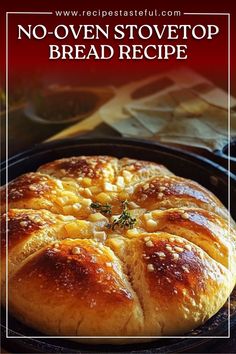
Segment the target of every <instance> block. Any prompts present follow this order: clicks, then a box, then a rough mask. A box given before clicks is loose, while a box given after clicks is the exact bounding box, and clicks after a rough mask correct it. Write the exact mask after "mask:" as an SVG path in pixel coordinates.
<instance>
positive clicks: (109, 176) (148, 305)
mask: <svg viewBox="0 0 236 354" xmlns="http://www.w3.org/2000/svg"><path fill="white" fill-rule="evenodd" d="M5 193H6V189H5V188H4V187H3V188H2V191H1V197H2V205H1V206H2V210H3V211H4V209H5V203H4V197H5ZM8 193H9V194H8V201H9V205H8V207H9V212H8V216H6V215H5V214H4V215H3V217H2V223H3V225H4V223H5V218H7V226H8V230H9V231H8V257H9V262H8V276H9V308H10V311H11V312H12V314H13V315H14V316H15V317H17V318H18V319H20V320H21V321H22V322H24V323H26V324H27V325H29V326H31V327H32V328H35V329H37V330H39V331H41V332H42V333H46V334H53V335H69V336H70V335H71V336H74V335H76V336H137V341H138V337H139V336H159V335H161V336H162V335H178V334H185V333H187V332H188V331H189V330H191V329H193V328H196V327H197V326H199V325H200V324H202V323H204V322H205V321H206V320H207V319H208V318H209V317H211V316H213V315H214V314H215V313H216V312H217V311H218V310H219V309H220V308H221V307H222V306H223V304H224V303H225V301H226V300H227V297H228V296H229V294H230V292H231V290H232V288H233V286H234V284H235V279H236V259H235V257H236V256H235V254H236V252H235V244H236V241H235V240H236V236H235V229H234V225H233V226H232V227H231V228H230V229H229V228H228V223H227V218H228V214H227V210H226V209H225V208H224V206H223V205H222V204H221V203H220V201H219V200H218V199H217V198H216V197H215V196H214V195H213V194H212V193H210V192H209V191H208V190H206V189H205V188H203V187H202V186H200V185H199V184H197V183H196V182H193V181H190V180H187V179H184V178H181V177H176V176H174V175H173V174H172V173H171V172H170V171H168V170H167V169H166V168H165V167H163V166H162V165H158V164H155V163H150V162H145V161H138V160H132V159H127V158H123V159H120V160H119V159H116V158H112V157H107V156H92V157H88V156H86V157H73V158H65V159H61V160H58V161H54V162H52V163H49V164H46V165H44V166H41V167H40V168H39V171H38V172H32V173H28V174H25V175H23V176H20V177H18V178H17V179H16V180H14V181H12V182H10V184H9V185H8ZM124 200H127V201H126V206H127V208H128V210H129V213H130V215H131V217H133V218H135V224H134V225H132V227H130V228H129V227H126V228H122V227H120V226H119V225H116V226H115V227H108V225H112V222H114V220H116V219H117V218H118V217H119V214H120V213H122V210H123V208H124V204H122V202H124ZM92 202H93V203H100V205H105V204H106V205H108V204H109V206H110V208H111V213H108V214H104V215H103V213H100V212H99V211H98V210H94V209H93V208H91V203H92ZM1 240H2V245H3V247H2V280H1V282H2V287H3V290H4V284H5V262H6V260H5V255H4V252H5V232H4V227H2V235H1ZM3 302H4V300H3ZM88 341H89V340H88ZM101 341H102V339H100V343H101ZM104 341H105V340H104ZM111 341H112V340H111ZM127 341H129V340H128V339H126V343H127ZM130 341H131V339H130ZM106 342H107V340H106Z"/></svg>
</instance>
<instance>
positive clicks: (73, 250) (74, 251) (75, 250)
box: [72, 247, 81, 254]
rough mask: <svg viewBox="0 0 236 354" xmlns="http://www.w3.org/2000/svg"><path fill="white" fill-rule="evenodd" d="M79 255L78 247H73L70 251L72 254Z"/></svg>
mask: <svg viewBox="0 0 236 354" xmlns="http://www.w3.org/2000/svg"><path fill="white" fill-rule="evenodd" d="M80 253H81V250H80V248H79V247H74V248H73V249H72V254H80Z"/></svg>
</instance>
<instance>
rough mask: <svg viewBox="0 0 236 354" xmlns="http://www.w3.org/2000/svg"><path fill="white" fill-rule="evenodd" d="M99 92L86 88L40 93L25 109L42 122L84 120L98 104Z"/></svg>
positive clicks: (61, 122) (31, 116)
mask: <svg viewBox="0 0 236 354" xmlns="http://www.w3.org/2000/svg"><path fill="white" fill-rule="evenodd" d="M99 100H100V99H99V96H98V94H96V93H94V92H91V91H89V90H86V89H74V88H73V89H65V90H56V91H52V92H47V93H44V94H40V95H38V96H36V97H35V99H34V100H33V101H32V102H30V103H29V104H28V105H27V106H26V107H25V109H24V113H25V115H26V116H27V117H28V118H30V119H31V120H32V121H34V122H37V123H41V124H68V123H73V122H77V121H80V120H83V119H84V118H86V117H87V116H89V115H90V114H92V113H93V112H94V110H95V109H96V108H97V106H98V102H99Z"/></svg>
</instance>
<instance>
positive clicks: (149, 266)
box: [147, 263, 155, 272]
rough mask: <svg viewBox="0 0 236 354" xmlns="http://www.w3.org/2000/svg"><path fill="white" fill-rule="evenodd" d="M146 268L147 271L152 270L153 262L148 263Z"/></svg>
mask: <svg viewBox="0 0 236 354" xmlns="http://www.w3.org/2000/svg"><path fill="white" fill-rule="evenodd" d="M147 270H148V272H154V270H155V269H154V266H153V264H151V263H149V264H148V265H147Z"/></svg>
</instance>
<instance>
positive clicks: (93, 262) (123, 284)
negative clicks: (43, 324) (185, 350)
mask: <svg viewBox="0 0 236 354" xmlns="http://www.w3.org/2000/svg"><path fill="white" fill-rule="evenodd" d="M10 284H12V285H11V286H10V301H12V302H14V303H19V302H24V301H25V300H24V298H26V299H27V294H28V293H30V295H31V298H30V302H31V305H32V306H35V305H36V304H37V302H38V301H40V311H41V314H42V313H43V314H45V315H46V311H48V302H50V304H51V306H55V307H56V308H57V307H58V306H59V305H61V306H62V307H63V310H64V307H65V308H66V309H67V310H66V311H67V312H66V313H65V315H66V316H67V317H68V318H70V316H72V317H75V318H76V321H77V322H78V323H79V326H78V323H76V326H74V321H73V320H72V321H71V322H70V319H69V320H67V319H64V323H62V324H61V328H63V326H64V328H65V329H64V330H65V332H64V333H67V334H69V335H78V334H79V335H103V334H104V333H106V335H118V333H119V331H122V332H123V333H124V334H126V335H128V334H129V331H130V330H131V329H132V332H133V331H134V332H135V331H136V332H137V330H138V327H139V326H140V324H141V323H142V310H141V308H140V305H139V303H138V301H137V298H136V295H135V293H134V292H133V290H132V288H131V287H130V285H129V283H128V280H127V278H126V276H125V275H124V274H123V272H122V266H121V264H120V261H119V259H117V257H116V256H115V255H114V253H113V252H112V251H111V250H110V249H109V248H107V247H105V246H101V245H100V244H99V243H97V242H95V241H89V240H76V241H72V240H65V241H62V242H60V243H58V244H57V245H56V246H53V245H52V246H49V247H46V248H44V249H43V250H41V251H40V252H38V253H37V254H35V255H34V256H33V257H31V259H29V260H27V261H26V262H25V264H24V265H23V266H22V267H21V268H20V269H19V270H18V271H17V272H16V273H15V275H14V277H13V278H12V279H10ZM15 297H17V302H15V301H13V299H15ZM40 299H43V300H40ZM28 301H29V300H28ZM13 306H14V305H13ZM17 311H18V312H19V315H20V316H22V315H23V313H22V314H21V311H22V309H21V308H20V307H18V306H17ZM51 313H52V314H53V316H54V318H55V317H56V318H57V316H58V315H59V316H62V314H61V312H60V311H59V313H54V309H53V308H52V312H51ZM51 313H50V310H49V313H48V314H47V315H50V314H51ZM138 315H139V316H140V317H138ZM62 320H63V318H60V321H62ZM26 321H27V322H28V323H29V324H30V325H31V326H33V327H35V323H34V322H32V321H31V318H30V317H28V318H26ZM36 321H41V320H40V319H39V318H37V320H36ZM111 324H112V325H111ZM61 328H54V331H56V333H57V334H60V330H61Z"/></svg>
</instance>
